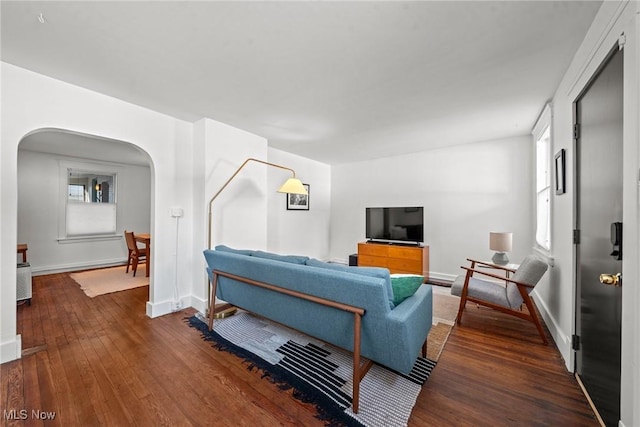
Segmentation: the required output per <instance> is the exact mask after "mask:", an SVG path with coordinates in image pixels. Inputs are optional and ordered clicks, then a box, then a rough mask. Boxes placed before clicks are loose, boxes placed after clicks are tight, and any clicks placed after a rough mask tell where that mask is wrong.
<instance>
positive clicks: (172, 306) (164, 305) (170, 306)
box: [147, 295, 207, 319]
mask: <svg viewBox="0 0 640 427" xmlns="http://www.w3.org/2000/svg"><path fill="white" fill-rule="evenodd" d="M206 306H207V301H206V300H202V299H201V298H196V297H194V296H192V295H187V296H183V297H180V300H179V301H178V302H177V303H176V301H174V300H168V301H162V302H157V303H152V302H150V301H147V316H149V317H151V318H152V319H153V318H155V317H159V316H164V315H165V314H170V313H173V312H176V311H180V310H184V309H185V308H188V307H193V308H195V309H196V310H198V311H200V312H201V313H204V311H203V310H204V308H205V307H206Z"/></svg>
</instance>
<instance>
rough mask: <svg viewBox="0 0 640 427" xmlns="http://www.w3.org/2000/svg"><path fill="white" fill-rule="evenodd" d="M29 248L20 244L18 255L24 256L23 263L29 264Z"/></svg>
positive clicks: (24, 244)
mask: <svg viewBox="0 0 640 427" xmlns="http://www.w3.org/2000/svg"><path fill="white" fill-rule="evenodd" d="M28 250H29V248H28V247H27V244H26V243H18V254H22V262H27V251H28Z"/></svg>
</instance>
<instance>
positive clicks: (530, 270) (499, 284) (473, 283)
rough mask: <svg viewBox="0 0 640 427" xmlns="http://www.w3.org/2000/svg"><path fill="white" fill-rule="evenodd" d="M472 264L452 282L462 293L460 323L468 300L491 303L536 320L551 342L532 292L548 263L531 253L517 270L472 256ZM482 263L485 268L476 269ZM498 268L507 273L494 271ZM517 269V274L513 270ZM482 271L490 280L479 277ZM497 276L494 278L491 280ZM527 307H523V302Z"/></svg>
mask: <svg viewBox="0 0 640 427" xmlns="http://www.w3.org/2000/svg"><path fill="white" fill-rule="evenodd" d="M467 261H470V262H471V266H470V267H462V268H463V269H465V270H466V274H465V275H462V276H458V277H457V278H456V280H455V281H454V282H453V285H452V286H451V293H452V294H453V295H459V296H460V307H459V308H458V316H457V317H456V323H458V324H460V321H461V320H462V313H463V311H464V309H465V305H466V303H467V301H471V302H474V303H476V304H480V305H483V306H485V307H490V308H493V309H495V310H498V311H501V312H503V313H507V314H510V315H512V316H516V317H519V318H521V319H525V320H528V321H530V322H533V324H535V325H536V328H537V329H538V333H539V334H540V337H541V338H542V342H544V344H548V341H547V337H546V335H545V333H544V329H543V328H542V324H541V323H540V319H538V315H537V314H536V309H535V305H534V303H533V300H532V299H531V297H530V296H529V293H530V292H531V291H532V290H533V288H534V287H535V286H536V284H537V283H538V282H539V281H540V279H541V278H542V276H543V275H544V273H545V272H546V271H547V263H546V262H544V261H542V260H541V259H539V258H538V257H536V256H534V255H529V256H527V257H526V258H525V259H524V261H523V262H522V264H520V267H518V269H517V270H515V271H513V270H511V269H509V268H504V267H501V266H498V265H495V264H491V263H485V262H481V261H476V260H473V259H468V260H467ZM477 264H480V266H481V267H483V270H478V269H476V265H477ZM492 269H493V271H494V272H495V271H496V270H495V269H498V271H500V272H501V273H502V274H503V275H502V276H501V275H498V274H495V273H492V272H491V270H492ZM511 273H513V275H511V277H510V274H511ZM475 275H481V276H485V277H487V278H489V280H483V279H478V278H476V277H475ZM491 279H494V280H491ZM523 303H524V304H525V305H526V306H527V311H528V312H527V311H524V310H521V307H522V304H523Z"/></svg>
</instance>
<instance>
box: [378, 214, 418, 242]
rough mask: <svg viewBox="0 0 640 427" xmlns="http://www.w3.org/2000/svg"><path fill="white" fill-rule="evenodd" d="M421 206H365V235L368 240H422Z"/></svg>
mask: <svg viewBox="0 0 640 427" xmlns="http://www.w3.org/2000/svg"><path fill="white" fill-rule="evenodd" d="M423 211H424V209H423V208H422V207H415V206H413V207H393V208H367V214H366V215H367V216H366V237H367V239H369V240H384V241H391V242H392V241H398V242H415V243H420V242H424V216H423Z"/></svg>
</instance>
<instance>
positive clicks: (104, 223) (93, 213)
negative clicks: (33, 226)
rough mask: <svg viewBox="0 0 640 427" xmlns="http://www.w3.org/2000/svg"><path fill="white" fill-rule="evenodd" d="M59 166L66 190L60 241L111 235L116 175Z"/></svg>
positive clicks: (97, 169)
mask: <svg viewBox="0 0 640 427" xmlns="http://www.w3.org/2000/svg"><path fill="white" fill-rule="evenodd" d="M74 166H75V167H69V165H68V164H66V162H65V163H64V164H61V171H64V178H63V179H62V180H61V184H62V185H64V186H65V188H66V196H65V197H64V202H63V203H62V207H63V209H64V215H63V218H64V220H63V221H64V222H63V224H61V225H62V226H63V227H62V229H63V230H64V234H63V235H62V236H61V237H62V238H77V237H82V236H99V235H103V236H104V235H115V232H116V173H115V172H112V171H109V170H105V169H103V168H102V167H100V166H98V165H89V164H87V165H86V166H88V167H87V168H78V167H77V166H78V165H77V164H74Z"/></svg>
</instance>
